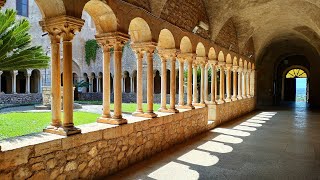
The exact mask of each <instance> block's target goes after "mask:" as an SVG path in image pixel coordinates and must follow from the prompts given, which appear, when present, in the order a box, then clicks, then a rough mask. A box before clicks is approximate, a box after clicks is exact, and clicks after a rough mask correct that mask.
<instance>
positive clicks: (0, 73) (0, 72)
mask: <svg viewBox="0 0 320 180" xmlns="http://www.w3.org/2000/svg"><path fill="white" fill-rule="evenodd" d="M2 73H3V72H2V71H0V94H1V92H2V91H1V76H2Z"/></svg>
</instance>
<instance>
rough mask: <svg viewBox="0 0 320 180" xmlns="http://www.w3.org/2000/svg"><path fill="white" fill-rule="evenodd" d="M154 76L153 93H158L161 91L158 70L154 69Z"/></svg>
mask: <svg viewBox="0 0 320 180" xmlns="http://www.w3.org/2000/svg"><path fill="white" fill-rule="evenodd" d="M154 74H155V76H154V93H155V94H160V93H161V77H160V71H159V70H155V73H154Z"/></svg>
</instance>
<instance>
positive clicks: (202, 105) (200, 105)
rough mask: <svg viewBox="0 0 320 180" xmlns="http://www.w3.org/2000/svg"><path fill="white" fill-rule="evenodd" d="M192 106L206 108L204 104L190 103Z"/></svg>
mask: <svg viewBox="0 0 320 180" xmlns="http://www.w3.org/2000/svg"><path fill="white" fill-rule="evenodd" d="M192 105H193V106H199V107H206V106H207V105H206V104H205V103H192Z"/></svg>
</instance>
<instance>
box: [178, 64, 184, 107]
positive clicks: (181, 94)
mask: <svg viewBox="0 0 320 180" xmlns="http://www.w3.org/2000/svg"><path fill="white" fill-rule="evenodd" d="M179 105H180V106H183V105H184V62H183V60H180V61H179Z"/></svg>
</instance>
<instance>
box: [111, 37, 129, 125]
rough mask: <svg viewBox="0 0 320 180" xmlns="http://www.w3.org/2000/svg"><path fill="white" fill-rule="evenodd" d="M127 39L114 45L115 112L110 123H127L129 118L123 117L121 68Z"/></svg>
mask: <svg viewBox="0 0 320 180" xmlns="http://www.w3.org/2000/svg"><path fill="white" fill-rule="evenodd" d="M125 41H127V39H125V40H121V41H119V40H117V41H116V42H113V47H114V79H113V81H114V114H113V116H112V120H111V121H109V123H110V124H126V123H127V120H126V119H123V118H122V91H121V75H122V73H121V70H122V48H123V46H124V44H125Z"/></svg>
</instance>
